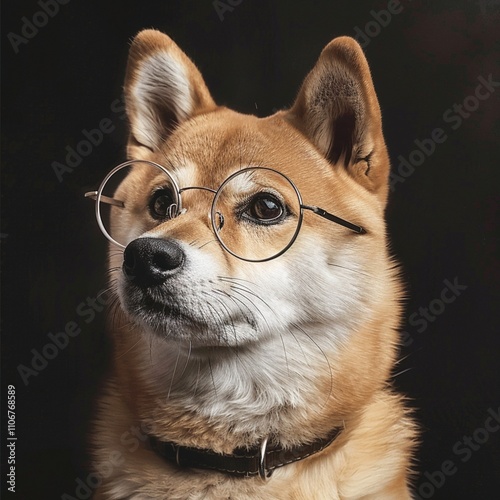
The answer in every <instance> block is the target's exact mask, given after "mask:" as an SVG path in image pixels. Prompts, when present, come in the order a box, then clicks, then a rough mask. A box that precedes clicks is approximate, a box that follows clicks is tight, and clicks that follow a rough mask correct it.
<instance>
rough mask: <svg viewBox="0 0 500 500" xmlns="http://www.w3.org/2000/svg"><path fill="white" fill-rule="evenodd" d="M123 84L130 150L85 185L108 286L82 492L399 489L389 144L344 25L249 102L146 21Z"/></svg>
mask: <svg viewBox="0 0 500 500" xmlns="http://www.w3.org/2000/svg"><path fill="white" fill-rule="evenodd" d="M125 97H126V106H127V113H128V117H129V121H130V139H129V142H128V149H127V154H128V158H129V161H127V162H126V163H124V164H121V165H119V166H118V167H116V168H115V169H113V170H112V171H111V172H110V174H108V175H107V176H106V178H105V180H104V181H103V183H102V184H101V186H100V188H99V190H98V191H96V192H94V193H89V195H90V196H91V197H93V198H95V199H96V212H97V216H98V222H99V225H100V227H101V229H102V230H103V232H104V233H105V235H106V236H107V237H108V238H109V239H110V241H111V245H110V252H109V266H110V273H111V286H112V287H113V289H114V290H115V292H116V297H117V299H116V305H115V307H114V309H113V310H112V311H111V314H110V321H109V323H110V331H111V334H112V339H113V344H114V358H113V359H114V361H113V366H112V372H111V374H110V377H109V380H107V382H106V385H105V388H104V389H103V394H102V397H101V399H100V401H99V405H98V406H99V410H98V416H97V419H96V423H95V428H94V432H93V435H92V444H93V447H94V450H95V454H94V457H95V461H94V473H93V474H94V476H93V477H94V479H95V478H97V480H96V481H94V483H96V482H97V484H98V485H99V487H98V488H97V491H96V494H95V498H98V499H169V500H175V499H183V500H184V499H190V500H194V499H207V500H209V499H213V500H215V499H217V500H221V499H235V500H236V499H237V500H245V499H252V500H259V499H260V500H269V499H283V500H292V499H294V500H310V499H351V500H352V499H361V498H363V499H368V498H373V499H382V500H391V499H394V500H403V499H409V498H411V496H410V493H409V485H408V483H409V480H408V478H409V474H410V472H409V471H410V469H411V462H412V452H413V448H414V442H415V437H416V432H415V427H414V424H413V422H412V419H411V417H410V416H409V415H408V411H407V410H406V409H405V407H404V405H403V402H402V398H401V397H400V396H399V395H397V394H395V393H394V392H393V391H392V389H391V386H390V380H391V372H392V369H393V366H394V364H395V361H396V356H397V350H398V349H397V346H398V341H399V340H398V326H399V321H400V313H401V297H402V286H401V285H400V282H399V279H398V271H397V266H396V265H395V263H394V262H393V260H392V259H391V257H390V256H389V253H388V250H387V242H386V231H385V223H384V209H385V206H386V200H387V195H388V175H389V159H388V154H387V150H386V146H385V143H384V138H383V134H382V124H381V113H380V108H379V104H378V101H377V97H376V94H375V90H374V87H373V83H372V79H371V76H370V71H369V68H368V64H367V62H366V59H365V57H364V55H363V52H362V50H361V48H360V47H359V45H358V44H357V43H356V42H355V41H354V40H353V39H351V38H348V37H341V38H336V39H334V40H333V41H332V42H331V43H330V44H328V45H327V46H326V47H325V49H324V50H323V51H322V53H321V55H320V57H319V59H318V61H317V63H316V65H315V66H314V68H313V69H312V71H311V72H310V73H309V75H308V76H307V77H306V79H305V81H304V83H303V85H302V87H301V88H300V91H299V93H298V96H297V99H296V101H295V103H294V104H293V106H292V107H291V108H290V109H289V110H284V111H279V112H277V113H276V114H274V115H272V116H270V117H267V118H257V117H255V116H248V115H243V114H239V113H237V112H235V111H232V110H230V109H227V108H225V107H221V106H218V105H217V104H216V103H215V102H214V101H213V99H212V97H211V95H210V93H209V91H208V89H207V87H206V85H205V83H204V81H203V79H202V76H201V75H200V73H199V71H198V70H197V68H196V67H195V65H194V64H193V63H192V62H191V61H190V59H189V58H188V57H187V56H186V55H185V54H184V53H183V52H182V51H181V50H180V49H179V48H178V47H177V45H176V44H175V43H174V42H173V41H172V40H171V39H170V38H169V37H167V36H166V35H164V34H162V33H160V32H158V31H154V30H146V31H142V32H140V33H139V34H138V35H137V37H136V38H135V39H134V40H133V42H132V45H131V49H130V56H129V62H128V67H127V72H126V80H125ZM107 209H109V211H110V214H109V219H108V218H107V216H106V215H105V214H104V211H105V210H107Z"/></svg>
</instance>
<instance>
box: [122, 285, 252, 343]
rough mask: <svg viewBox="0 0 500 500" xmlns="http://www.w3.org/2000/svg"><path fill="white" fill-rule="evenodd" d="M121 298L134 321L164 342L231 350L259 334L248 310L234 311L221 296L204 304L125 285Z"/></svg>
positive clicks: (192, 298)
mask: <svg viewBox="0 0 500 500" xmlns="http://www.w3.org/2000/svg"><path fill="white" fill-rule="evenodd" d="M119 295H120V302H121V306H122V309H123V310H124V311H125V312H126V313H127V316H128V317H129V318H130V320H131V321H132V322H133V323H134V324H136V325H138V326H139V327H141V329H143V330H145V331H146V332H148V333H151V334H153V335H155V336H157V337H160V338H161V339H164V340H182V341H188V342H189V343H190V344H191V345H193V346H199V347H200V348H205V347H228V346H239V345H240V344H242V343H243V341H244V340H248V339H249V338H250V339H253V338H255V337H256V334H257V324H256V320H255V318H254V317H253V316H252V315H251V314H249V313H248V311H245V310H242V309H236V310H230V309H229V308H228V307H227V305H224V303H223V302H222V301H221V299H220V298H219V297H216V298H214V297H211V296H210V295H209V294H207V296H206V297H205V298H204V300H203V301H201V300H199V299H196V298H195V297H192V296H191V297H189V298H187V297H183V296H182V294H180V295H181V296H180V297H179V294H173V293H172V292H169V291H168V290H164V289H158V288H156V287H155V288H142V287H138V286H134V285H132V284H130V283H125V284H124V286H121V287H120V293H119ZM211 299H212V300H211Z"/></svg>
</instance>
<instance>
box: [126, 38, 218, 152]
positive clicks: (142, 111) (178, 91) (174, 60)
mask: <svg viewBox="0 0 500 500" xmlns="http://www.w3.org/2000/svg"><path fill="white" fill-rule="evenodd" d="M125 103H126V108H127V115H128V118H129V122H130V129H131V130H130V132H131V137H130V141H129V156H131V157H133V156H135V154H134V152H136V151H137V148H141V147H146V148H148V149H149V150H152V151H156V150H158V149H159V148H160V147H161V145H162V143H163V142H164V141H165V140H166V139H167V138H168V136H169V135H170V134H171V133H172V132H173V131H174V130H175V128H176V127H177V126H179V125H180V124H181V123H182V122H184V121H186V120H187V119H189V118H191V117H193V116H195V115H197V114H200V113H204V112H207V111H211V110H213V109H215V107H216V104H215V103H214V101H213V99H212V97H211V96H210V92H209V91H208V89H207V86H206V85H205V82H204V80H203V77H202V76H201V73H200V72H199V70H198V68H196V66H195V65H194V64H193V62H192V61H191V60H190V59H189V58H188V57H187V56H186V54H184V52H183V51H182V50H181V49H180V48H179V47H178V46H177V45H176V44H175V42H174V41H173V40H172V39H171V38H170V37H168V36H167V35H165V34H163V33H161V32H160V31H156V30H143V31H141V32H140V33H139V34H138V35H137V36H136V37H135V38H134V40H133V41H132V45H131V47H130V52H129V58H128V65H127V73H126V76H125Z"/></svg>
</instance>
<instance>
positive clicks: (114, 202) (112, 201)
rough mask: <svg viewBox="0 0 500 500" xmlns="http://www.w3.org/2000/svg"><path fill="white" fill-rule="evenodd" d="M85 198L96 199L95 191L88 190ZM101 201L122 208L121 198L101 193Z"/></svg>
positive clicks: (123, 204)
mask: <svg viewBox="0 0 500 500" xmlns="http://www.w3.org/2000/svg"><path fill="white" fill-rule="evenodd" d="M85 198H92V199H93V200H97V191H89V192H88V193H85ZM101 201H102V202H103V203H107V204H108V205H114V206H115V207H120V208H123V207H124V206H125V203H123V201H121V200H115V199H114V198H110V197H109V196H104V195H101Z"/></svg>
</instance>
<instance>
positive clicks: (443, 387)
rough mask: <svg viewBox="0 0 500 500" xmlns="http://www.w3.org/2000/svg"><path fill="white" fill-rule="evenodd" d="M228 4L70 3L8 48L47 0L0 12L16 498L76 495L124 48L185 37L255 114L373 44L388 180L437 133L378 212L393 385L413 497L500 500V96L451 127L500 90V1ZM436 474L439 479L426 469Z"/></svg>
mask: <svg viewBox="0 0 500 500" xmlns="http://www.w3.org/2000/svg"><path fill="white" fill-rule="evenodd" d="M61 1H62V0H61ZM65 1H67V0H65ZM393 1H395V0H393ZM42 3H43V0H42ZM49 3H50V1H49ZM221 3H222V4H226V5H227V6H229V7H230V8H231V9H232V10H229V9H228V10H226V11H225V12H224V13H222V14H221V16H222V19H221V16H219V14H218V12H217V10H216V7H215V6H214V2H212V1H211V0H200V1H196V2H195V1H192V0H184V1H180V0H179V1H168V0H164V1H142V2H139V1H135V2H127V1H121V2H110V1H98V0H85V1H83V0H71V1H69V2H68V3H66V4H65V5H59V12H57V14H55V15H54V16H53V17H51V18H48V17H47V18H46V23H45V25H44V26H41V27H40V28H38V32H37V33H35V34H33V32H32V31H31V32H30V31H29V30H28V31H27V32H26V29H28V28H24V30H25V33H28V34H29V35H30V38H27V37H25V41H26V43H21V44H20V45H17V46H16V47H14V45H16V44H15V43H14V44H13V42H12V40H13V39H14V38H13V35H12V34H16V35H21V36H22V30H23V25H25V23H26V21H25V19H24V18H26V19H27V20H28V21H34V20H36V21H37V22H38V23H39V24H44V22H43V21H44V18H43V16H40V15H38V17H37V13H38V12H40V11H42V7H41V3H38V2H36V1H28V0H23V1H20V0H15V1H14V0H10V1H4V2H2V35H1V36H2V38H1V40H2V220H1V227H0V232H1V243H0V245H1V251H2V356H3V364H2V392H3V394H2V401H1V402H2V408H3V409H2V435H3V436H5V431H6V419H5V416H6V406H5V403H6V398H7V395H6V389H7V385H8V384H12V385H15V386H16V402H17V408H16V421H17V423H16V435H17V437H18V441H17V448H16V473H17V474H16V475H17V478H16V479H17V498H23V499H45V498H47V499H50V498H54V499H56V498H61V495H62V494H63V493H68V494H70V495H72V496H74V497H76V493H75V491H76V487H77V483H76V478H83V479H85V478H86V474H87V473H86V471H85V469H84V467H85V462H86V459H87V458H86V454H85V434H86V429H87V427H86V426H87V421H88V418H89V416H90V415H91V412H92V400H93V396H94V394H95V391H96V388H97V386H98V382H99V379H100V376H101V374H102V372H103V369H104V367H105V366H106V360H107V355H108V349H107V344H106V342H105V339H104V335H103V319H104V315H105V313H96V315H95V318H94V319H93V320H92V321H90V320H91V319H92V318H91V316H90V313H86V314H85V315H84V314H83V311H85V310H88V307H87V306H84V309H82V306H80V304H81V303H82V302H85V301H86V300H87V298H88V297H90V298H93V297H96V296H97V295H98V294H99V292H100V291H101V290H102V289H103V288H104V287H105V276H104V265H105V249H106V242H105V239H104V238H103V237H102V235H101V234H100V232H99V230H98V228H97V224H96V223H95V219H94V213H93V205H94V204H93V203H91V202H89V201H88V200H85V199H84V198H83V193H84V192H85V191H87V190H90V189H95V188H96V187H97V185H98V183H99V182H100V180H101V179H102V177H103V176H104V174H105V173H106V172H107V171H109V170H110V168H111V167H112V166H114V165H115V164H117V163H118V162H120V161H121V160H123V159H124V145H125V141H126V121H125V120H124V119H123V116H122V114H121V112H118V111H117V110H119V105H118V104H117V102H118V101H116V100H117V99H120V97H121V85H122V81H123V75H124V70H125V64H126V58H127V50H128V44H129V41H130V39H131V37H132V36H133V35H134V34H135V33H136V32H137V31H138V30H140V29H142V28H146V27H155V28H158V29H160V30H162V31H165V32H166V33H168V34H169V35H171V36H172V37H173V38H174V40H176V41H177V43H178V44H179V45H180V46H181V47H182V48H183V50H185V51H186V53H187V54H188V55H189V56H190V57H191V58H192V59H194V61H195V62H196V63H197V65H198V66H199V68H200V69H201V71H202V73H203V75H204V77H205V79H206V82H207V84H208V86H209V88H210V89H211V91H212V93H213V96H214V98H215V99H216V101H217V102H219V103H220V104H225V105H228V106H230V107H234V108H235V109H237V110H239V111H243V112H248V113H254V114H257V115H259V116H265V115H267V114H270V113H272V112H273V111H274V110H275V109H277V108H282V107H286V106H288V105H290V104H291V103H292V102H293V100H294V97H295V94H296V91H297V90H298V87H299V85H300V83H301V81H302V79H303V77H304V76H305V75H306V73H307V72H308V71H309V69H310V68H311V67H312V66H313V64H314V62H315V60H316V58H317V57H318V55H319V52H320V50H321V49H322V48H323V46H324V45H326V43H328V42H329V41H330V40H331V39H332V38H334V37H335V36H338V35H344V34H346V35H354V34H356V33H359V31H368V33H369V34H371V36H370V38H369V39H367V41H366V40H365V52H366V54H367V57H368V59H369V62H370V65H371V68H372V72H373V78H374V81H375V86H376V89H377V91H378V95H379V99H380V103H381V107H382V111H383V116H384V130H385V135H386V139H387V143H388V146H389V151H390V154H391V159H392V164H393V170H394V172H396V173H397V170H398V166H399V164H400V163H401V158H399V157H400V155H401V156H402V157H403V158H406V159H408V158H409V157H410V154H411V153H412V151H414V150H415V149H417V146H416V144H415V142H414V141H415V140H417V139H418V140H420V141H423V140H424V139H429V138H430V137H431V134H432V131H433V130H434V129H436V128H442V129H443V130H444V132H445V134H446V140H445V141H444V142H442V143H441V144H437V145H435V150H434V152H433V153H432V154H430V155H428V156H425V161H423V162H422V163H421V165H418V166H416V167H415V168H414V172H413V173H411V174H410V175H408V173H409V171H408V170H406V171H404V172H406V173H405V175H407V177H406V178H405V179H404V182H400V183H397V184H396V185H395V189H394V192H393V193H392V197H391V201H390V204H389V207H388V210H387V218H388V224H389V230H390V234H391V238H392V242H393V243H392V250H393V252H394V254H395V255H396V256H397V258H398V259H399V261H400V262H401V263H402V267H403V275H404V278H405V280H406V283H407V288H408V301H407V308H406V313H405V318H404V325H403V330H404V331H405V332H406V333H404V334H403V336H402V343H403V346H402V351H401V358H402V361H401V363H400V364H399V365H398V367H397V370H396V372H397V373H399V374H398V375H397V376H395V378H394V383H395V385H396V386H397V388H398V389H399V390H401V391H402V392H404V393H406V394H407V395H408V397H409V398H410V399H411V404H412V406H414V407H415V408H416V409H417V410H416V415H417V418H418V420H419V422H420V425H421V429H422V445H421V447H420V450H419V454H418V462H417V464H416V469H417V470H418V475H417V477H416V479H415V485H416V489H417V490H418V492H419V495H420V497H421V498H435V499H493V498H498V494H499V492H500V479H499V471H500V451H499V449H500V447H499V443H500V431H498V430H496V429H499V428H500V425H497V426H496V427H492V425H493V424H492V421H491V419H490V420H488V418H489V416H490V415H491V412H494V413H495V412H496V413H497V414H498V413H499V412H500V410H499V406H500V376H499V375H500V374H499V347H500V340H499V335H498V333H499V328H498V318H497V315H496V314H495V313H496V311H497V309H498V295H497V294H496V290H497V286H496V285H497V282H498V280H499V278H500V273H499V267H498V260H497V255H498V227H497V226H496V221H497V219H496V211H497V207H498V203H497V202H498V187H499V175H498V165H499V159H498V157H499V148H498V137H499V132H500V127H499V111H500V106H499V103H500V87H496V88H495V87H493V90H494V92H491V95H490V96H489V97H488V98H487V99H485V100H483V101H480V102H479V104H478V106H477V109H475V110H474V111H472V112H470V116H468V117H467V118H463V119H460V123H459V121H458V119H457V118H455V119H454V120H451V117H453V116H455V117H456V116H458V115H457V113H458V112H456V111H453V108H452V107H453V105H454V104H460V105H461V104H463V103H464V100H465V99H466V98H468V97H469V96H473V95H474V92H475V89H476V87H477V86H478V85H479V82H480V81H479V80H478V78H479V77H481V76H482V77H484V78H485V79H486V80H488V78H490V79H491V80H493V81H495V82H498V81H500V67H499V56H500V51H499V35H498V33H499V31H498V26H499V24H498V23H499V20H500V0H469V1H467V0H435V1H432V2H431V1H429V2H423V1H418V0H413V1H410V0H401V2H400V7H399V10H400V12H399V13H398V14H395V15H393V16H392V18H391V19H390V21H389V22H386V21H384V24H387V25H386V26H384V27H380V25H379V26H378V27H377V25H375V24H374V15H373V12H372V11H374V12H375V13H377V12H379V11H380V10H386V9H387V8H388V1H386V0H383V1H356V2H353V1H347V0H321V1H320V0H318V1H310V2H306V1H286V0H281V1H274V2H271V1H260V0H242V1H237V0H232V1H229V0H222V2H219V5H220V8H222V6H221ZM231 4H233V7H231ZM237 4H238V5H237ZM392 5H395V4H392ZM53 9H54V7H53ZM34 17H35V19H34ZM382 17H383V15H382ZM386 19H387V18H386ZM367 23H371V24H369V25H368V26H367ZM379 24H380V23H379ZM357 28H358V29H357ZM377 31H379V33H378V34H377ZM17 40H19V39H17ZM367 42H368V43H367ZM490 75H491V77H490ZM483 93H484V91H483ZM466 102H467V103H468V105H469V107H471V106H472V107H474V106H475V105H474V99H473V98H472V99H469V100H468V101H466ZM476 104H477V101H476ZM449 109H451V110H452V111H448V114H446V113H447V110H449ZM446 117H448V119H447V120H446ZM104 118H109V119H110V120H111V122H112V124H113V128H114V129H113V131H112V132H111V133H107V134H104V135H103V139H102V141H101V142H100V143H99V144H98V145H96V146H94V147H93V149H92V152H91V153H90V154H88V155H87V156H86V157H85V158H83V159H82V161H81V162H80V163H79V165H78V166H77V167H75V168H74V170H73V171H72V172H66V173H64V174H63V176H62V181H61V182H60V181H59V179H58V178H57V176H56V174H55V172H54V170H53V166H52V164H53V162H60V163H65V156H66V154H67V150H66V148H67V146H71V147H76V146H77V145H78V144H79V142H80V141H82V140H83V139H85V137H84V135H83V130H84V129H85V130H87V131H90V130H92V129H95V128H96V127H98V126H99V123H100V122H101V120H103V119H104ZM458 125H459V126H458ZM453 127H455V128H456V129H455V130H454V129H453ZM413 158H414V159H415V158H416V161H417V162H418V154H416V155H415V154H414V155H413ZM445 280H448V281H449V282H451V283H453V282H455V284H457V283H458V284H459V285H461V286H462V287H463V286H466V287H467V288H466V289H462V290H461V292H460V295H459V296H457V297H456V299H455V301H454V302H452V303H449V304H444V303H443V302H440V296H441V293H442V291H443V290H444V289H445V288H446V287H447V286H448V285H447V283H446V282H445ZM429 306H431V309H432V310H433V311H434V313H436V312H437V314H434V315H433V316H431V317H430V318H432V319H425V316H422V314H424V313H423V312H422V310H421V309H420V308H428V307H429ZM79 307H80V308H79ZM419 311H420V312H419ZM412 315H413V316H412ZM410 317H412V318H413V319H412V320H410ZM422 318H424V319H422ZM71 321H75V322H76V323H78V325H79V326H80V327H81V328H82V332H81V333H80V335H78V336H77V337H75V338H72V339H71V341H70V342H69V344H68V345H67V346H66V347H65V348H64V349H60V351H59V352H58V353H57V355H56V356H55V357H54V359H52V360H50V361H49V362H48V364H47V366H46V367H44V368H43V369H41V370H39V371H37V373H38V374H37V375H36V376H35V375H30V376H28V379H27V382H28V383H27V385H26V384H24V382H23V380H22V378H21V376H20V375H19V372H18V367H19V365H25V366H26V367H29V368H31V363H32V358H33V356H34V353H33V352H32V350H33V349H35V350H36V351H38V352H41V351H42V350H43V348H44V346H45V345H46V344H47V343H49V342H50V339H49V337H48V334H49V333H52V334H56V333H57V332H60V331H63V330H64V328H65V326H66V325H67V324H68V322H71ZM87 321H88V323H87ZM49 354H50V352H49ZM489 412H490V413H489ZM498 418H499V419H500V417H498ZM487 423H488V424H491V425H489V428H490V430H485V426H486V425H487ZM5 444H6V441H5V440H3V441H2V450H1V451H2V454H3V455H2V456H3V458H2V466H5V464H6V448H5ZM467 450H468V451H467ZM450 461H451V462H452V465H453V466H451V465H450V463H449V462H450ZM443 467H444V468H445V469H446V471H447V472H448V475H443V473H441V472H437V471H441V470H442V469H443ZM5 474H6V471H5V470H2V488H5V477H6V476H5ZM12 497H16V496H15V495H12ZM6 498H9V497H8V496H6Z"/></svg>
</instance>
